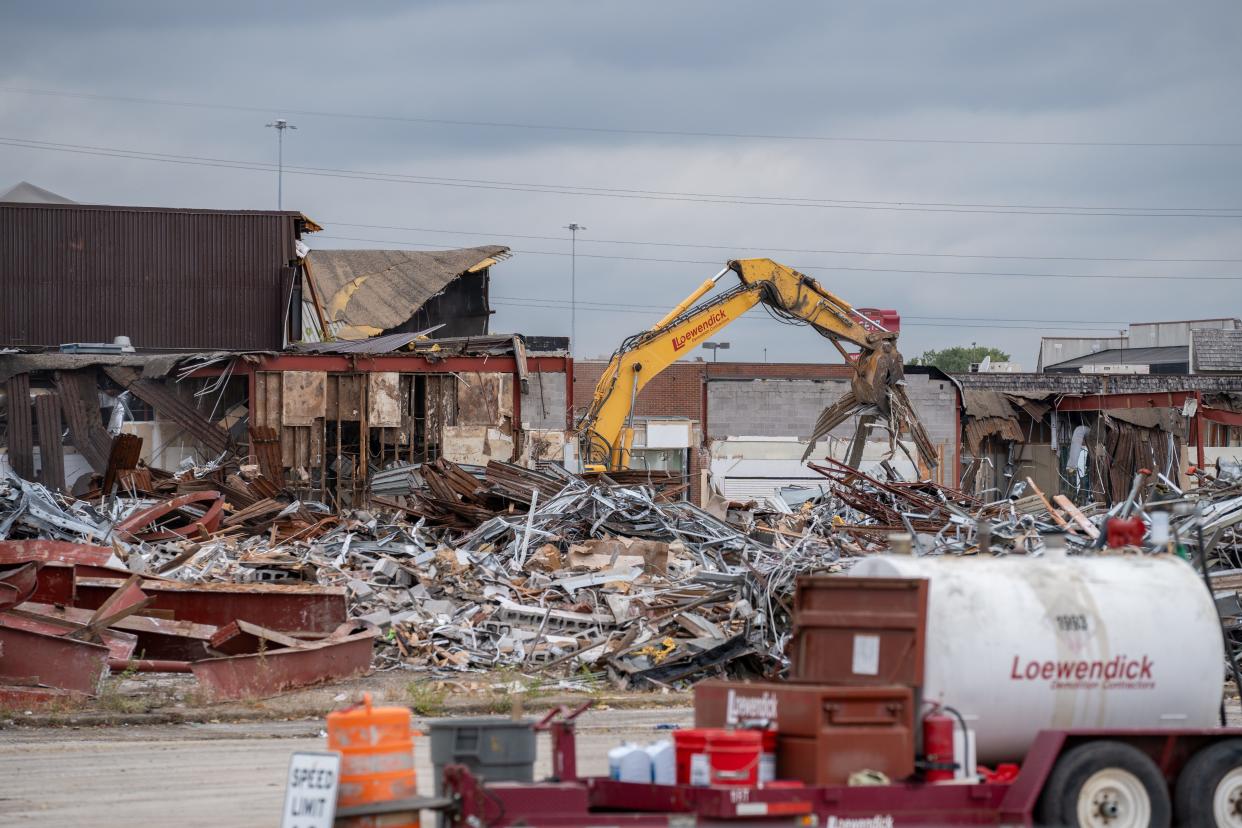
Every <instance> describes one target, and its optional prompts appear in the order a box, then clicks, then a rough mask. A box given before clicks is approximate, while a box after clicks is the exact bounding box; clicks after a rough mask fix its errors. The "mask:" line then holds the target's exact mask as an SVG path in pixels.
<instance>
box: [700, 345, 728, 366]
mask: <svg viewBox="0 0 1242 828" xmlns="http://www.w3.org/2000/svg"><path fill="white" fill-rule="evenodd" d="M703 348H704V349H705V350H708V351H711V352H712V362H718V361H719V360H720V352H721V351H727V350H729V343H728V342H704V343H703Z"/></svg>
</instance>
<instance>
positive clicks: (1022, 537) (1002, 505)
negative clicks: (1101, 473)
mask: <svg viewBox="0 0 1242 828" xmlns="http://www.w3.org/2000/svg"><path fill="white" fill-rule="evenodd" d="M808 466H809V467H810V468H812V469H814V470H815V471H817V472H819V473H820V474H822V475H823V476H824V478H825V482H824V484H823V486H822V489H821V491H820V492H819V493H816V494H814V495H812V496H807V497H805V499H802V500H801V501H800V502H797V503H796V504H795V505H791V504H789V503H788V502H787V501H785V500H784V499H782V498H779V497H772V498H769V499H768V501H767V502H766V503H764V504H758V503H750V504H744V505H743V507H742V508H738V507H737V506H736V505H735V508H734V509H733V511H732V512H731V515H733V516H735V519H736V521H737V522H738V523H740V524H741V525H743V526H744V527H746V528H747V529H748V530H749V531H750V533H751V535H752V536H755V537H761V538H766V539H770V541H771V542H772V543H773V544H774V545H775V546H777V547H778V548H786V547H788V548H804V547H805V545H806V543H807V542H808V540H809V539H810V538H817V539H819V540H821V541H822V542H830V543H836V544H837V546H838V548H839V550H840V552H841V553H842V555H843V557H842V560H841V564H842V565H843V566H844V567H848V566H849V564H850V562H851V559H850V556H857V555H863V554H871V553H876V552H884V551H888V550H889V549H890V548H891V545H892V541H893V538H894V536H895V535H896V536H903V537H905V538H909V543H910V547H911V548H910V551H911V552H912V553H914V554H918V555H970V554H978V553H986V554H993V555H1006V554H1039V553H1041V552H1042V551H1043V549H1044V546H1045V538H1046V536H1047V535H1049V534H1054V533H1055V534H1058V535H1061V536H1063V537H1064V539H1065V541H1066V546H1067V548H1068V549H1069V551H1070V552H1071V553H1089V552H1091V551H1093V550H1098V549H1101V548H1103V547H1104V545H1105V543H1106V541H1107V535H1106V524H1107V521H1108V520H1109V519H1110V518H1117V517H1120V518H1123V519H1125V520H1129V521H1138V523H1136V524H1131V527H1130V528H1131V531H1132V533H1133V532H1137V537H1136V540H1135V542H1134V543H1133V544H1131V545H1135V546H1137V545H1139V541H1142V540H1143V538H1144V537H1145V536H1146V537H1147V538H1148V539H1149V540H1150V537H1151V535H1150V531H1149V528H1150V525H1151V523H1152V515H1153V514H1154V513H1157V512H1164V513H1167V514H1168V515H1169V517H1168V518H1167V521H1166V522H1165V523H1164V524H1162V525H1167V526H1168V527H1169V538H1170V540H1171V541H1173V542H1174V543H1176V544H1178V545H1181V546H1183V547H1184V548H1188V549H1191V550H1197V548H1198V544H1199V540H1198V536H1197V532H1198V530H1199V529H1200V528H1202V529H1203V530H1204V532H1205V534H1206V538H1205V540H1204V541H1203V544H1204V546H1205V548H1206V551H1207V553H1208V559H1209V561H1210V563H1209V568H1215V567H1218V566H1228V567H1231V568H1242V546H1240V545H1239V544H1240V543H1242V535H1240V533H1239V532H1238V530H1237V528H1236V527H1237V526H1238V525H1240V524H1242V466H1239V465H1237V464H1229V463H1223V464H1221V465H1220V470H1219V473H1218V474H1216V475H1215V476H1212V475H1207V474H1204V473H1202V472H1199V473H1198V474H1197V475H1196V479H1195V481H1194V482H1195V483H1196V485H1195V487H1194V488H1191V489H1189V490H1186V491H1183V490H1182V489H1181V488H1179V487H1178V486H1177V485H1176V484H1175V483H1173V481H1171V480H1169V479H1168V478H1167V477H1165V476H1164V475H1156V476H1155V477H1154V478H1153V477H1152V476H1151V474H1150V473H1149V472H1147V471H1146V470H1144V471H1143V472H1142V473H1140V474H1138V475H1136V476H1135V478H1134V480H1133V481H1132V482H1131V488H1130V492H1129V494H1128V496H1127V497H1126V498H1125V500H1123V501H1119V502H1118V503H1116V504H1114V505H1113V506H1112V507H1105V506H1104V505H1103V504H1098V503H1092V504H1087V505H1084V506H1079V505H1077V504H1075V503H1073V502H1072V501H1071V500H1070V499H1069V498H1068V497H1066V496H1065V495H1061V494H1057V495H1052V496H1051V497H1050V496H1048V495H1047V494H1046V493H1045V492H1043V491H1042V490H1041V489H1040V488H1039V486H1037V485H1036V484H1035V482H1034V480H1032V479H1031V478H1029V477H1028V478H1027V479H1026V480H1025V481H1021V482H1019V483H1017V484H1015V485H1014V487H1013V494H1012V495H1011V496H1010V497H1007V498H1003V499H1001V500H996V501H990V502H985V501H982V500H979V499H978V498H975V497H972V496H971V495H968V494H966V493H965V492H962V491H960V490H958V489H954V488H952V487H949V486H943V485H939V484H936V483H932V482H928V481H918V482H906V481H902V480H900V479H899V478H898V477H897V475H896V474H895V473H894V472H892V471H891V470H890V471H889V473H888V477H889V478H890V479H888V480H881V479H880V478H878V477H875V476H872V475H869V474H866V473H864V472H862V471H860V470H858V469H855V468H852V467H850V466H847V465H846V464H844V463H840V462H837V461H835V460H831V459H826V460H824V461H823V463H822V464H820V463H809V464H808ZM1158 520H1164V519H1162V518H1158Z"/></svg>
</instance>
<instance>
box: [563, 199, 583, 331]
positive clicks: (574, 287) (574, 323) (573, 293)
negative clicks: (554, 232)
mask: <svg viewBox="0 0 1242 828" xmlns="http://www.w3.org/2000/svg"><path fill="white" fill-rule="evenodd" d="M565 229H566V230H568V231H569V232H570V234H571V235H570V240H569V350H570V353H571V354H572V353H573V348H574V345H576V344H577V342H578V231H579V230H585V229H586V228H585V227H583V226H582V225H581V224H578V223H577V222H570V223H569V224H566V225H565Z"/></svg>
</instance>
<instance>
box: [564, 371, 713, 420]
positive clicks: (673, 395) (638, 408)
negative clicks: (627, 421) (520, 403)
mask: <svg viewBox="0 0 1242 828" xmlns="http://www.w3.org/2000/svg"><path fill="white" fill-rule="evenodd" d="M705 364H706V363H703V362H674V363H673V364H672V365H670V366H669V367H668V368H665V369H664V370H663V371H662V372H660V373H659V374H657V375H656V377H655V379H653V380H652V381H651V382H649V383H647V385H646V386H644V388H643V390H642V391H640V392H639V394H638V400H637V403H636V404H635V406H634V413H635V414H636V415H637V416H639V417H685V418H687V419H690V420H695V421H697V422H699V423H702V422H703V381H704V379H705V372H704V365H705ZM607 365H608V363H606V362H574V412H575V413H576V415H577V416H579V417H580V416H582V413H583V412H584V411H586V409H587V408H588V407H589V406H590V405H591V399H592V398H593V397H594V396H595V386H596V385H597V384H598V383H599V378H600V377H601V376H603V373H604V368H605V367H606V366H607ZM618 390H619V389H618Z"/></svg>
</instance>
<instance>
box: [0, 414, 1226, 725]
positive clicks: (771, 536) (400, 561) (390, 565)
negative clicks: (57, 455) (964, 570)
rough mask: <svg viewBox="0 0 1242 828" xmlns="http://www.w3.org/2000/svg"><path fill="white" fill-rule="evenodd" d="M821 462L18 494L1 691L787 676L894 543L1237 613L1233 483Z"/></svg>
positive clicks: (7, 544)
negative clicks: (1152, 583)
mask: <svg viewBox="0 0 1242 828" xmlns="http://www.w3.org/2000/svg"><path fill="white" fill-rule="evenodd" d="M125 442H126V441H125V439H123V436H122V437H118V438H116V441H115V443H114V446H113V451H114V453H116V452H120V453H124V452H123V451H121V450H122V449H123V448H124V443H125ZM131 453H132V452H131ZM810 467H811V468H812V469H814V470H815V471H817V472H818V473H819V474H821V475H822V476H823V477H824V481H825V482H824V486H823V487H822V488H821V489H820V490H819V493H818V494H816V495H815V496H809V497H805V498H803V499H802V500H801V501H800V502H799V500H798V499H797V497H780V496H773V497H769V498H766V499H765V500H764V501H763V502H762V503H759V502H749V503H728V502H723V503H717V504H715V508H713V510H712V511H708V510H706V509H703V508H700V507H698V506H695V505H694V504H692V503H690V502H689V501H686V500H682V499H680V497H679V487H680V485H681V482H680V480H679V479H677V478H673V477H669V476H661V475H658V474H650V475H649V474H646V473H626V474H625V475H624V477H625V478H627V479H626V482H619V481H618V480H615V479H613V478H612V477H610V476H609V475H607V474H595V475H587V476H581V475H576V474H571V473H570V472H568V471H566V470H565V469H564V468H563V467H562V466H560V465H558V464H553V463H542V464H539V467H538V468H536V469H530V468H525V467H522V466H518V465H515V464H510V463H501V462H497V461H492V462H489V463H488V464H487V465H486V466H468V465H459V464H456V463H452V462H450V461H447V460H444V459H440V460H436V461H433V462H430V463H425V464H408V463H406V464H395V465H393V466H392V467H391V468H388V469H384V470H381V471H379V472H378V473H376V474H374V476H373V477H372V478H371V496H370V501H369V504H368V507H367V508H365V509H363V508H357V509H349V510H344V511H340V512H338V511H334V510H332V509H330V508H328V507H327V506H326V505H324V504H322V503H318V502H314V501H309V500H302V499H299V498H298V497H296V496H295V495H294V494H293V493H292V492H290V491H288V490H286V489H285V488H284V487H282V486H280V485H278V484H276V483H273V482H272V481H271V480H270V479H268V478H266V477H264V475H263V474H262V472H261V471H260V469H259V467H258V466H257V465H247V464H244V463H239V462H237V461H226V460H223V459H222V460H221V461H219V462H216V463H212V464H208V465H205V466H200V467H192V468H187V469H185V470H182V471H180V472H178V473H175V474H169V473H166V472H160V471H158V470H155V469H148V468H133V469H128V470H124V469H123V470H119V471H118V472H117V473H116V474H115V475H114V477H115V479H116V480H117V483H116V484H115V486H114V492H113V494H110V495H107V496H105V495H104V494H103V493H102V491H95V492H93V493H88V494H87V495H86V496H84V497H83V498H73V497H67V496H63V495H60V494H57V493H54V492H52V491H50V490H49V489H47V488H45V487H44V486H42V485H39V484H36V483H32V482H30V481H26V480H23V479H20V478H18V477H15V476H12V475H9V476H7V477H5V478H4V479H3V480H2V481H0V536H2V537H3V538H4V540H2V541H0V602H2V603H0V606H2V607H3V611H2V612H0V641H2V643H3V646H4V647H5V653H6V658H5V659H4V661H3V666H2V667H0V683H3V684H4V685H7V686H6V687H3V688H0V695H3V696H5V697H8V698H13V697H16V698H21V699H23V700H24V701H30V700H32V699H33V700H37V699H42V700H47V699H54V698H60V697H62V696H63V695H65V694H69V695H75V694H76V695H89V694H91V693H94V692H95V691H96V690H97V689H98V687H99V685H100V682H101V681H102V679H103V677H104V676H105V675H106V674H107V673H108V671H109V670H127V669H129V670H151V671H164V672H186V673H193V675H194V676H195V677H196V679H197V681H198V682H199V683H200V684H201V685H202V686H203V688H204V690H205V691H206V693H207V695H208V696H209V697H210V698H215V699H229V698H247V697H261V696H265V695H272V694H274V693H279V692H281V691H283V690H287V689H290V688H294V687H298V686H303V685H307V684H312V683H316V682H320V681H324V680H328V679H333V678H340V677H346V676H351V675H358V674H361V673H363V672H366V671H368V670H370V669H378V670H392V669H409V670H415V671H420V672H421V673H423V674H427V675H430V676H433V677H439V678H446V677H450V676H453V675H458V674H461V673H463V672H482V671H489V670H494V669H505V670H512V671H516V672H518V673H521V674H525V675H527V676H536V675H538V676H542V677H544V679H545V680H548V681H555V682H559V683H560V685H561V686H562V687H566V688H579V689H580V688H589V687H597V686H601V685H603V684H608V685H610V686H613V687H616V688H622V689H624V688H632V689H644V688H661V687H677V686H682V685H684V684H686V683H692V682H695V681H697V680H700V679H702V678H705V677H711V676H719V675H727V676H735V677H736V676H741V677H766V678H777V677H779V676H780V675H781V674H782V672H783V670H785V668H786V667H787V664H788V661H787V658H786V655H785V649H786V645H787V644H788V642H789V640H790V637H791V634H792V606H791V605H792V600H793V592H794V582H795V579H796V578H797V577H798V576H799V575H804V574H811V573H834V572H842V571H846V570H848V569H849V567H850V566H851V565H852V563H854V562H855V561H857V560H859V559H860V557H861V556H864V555H867V554H871V553H875V552H881V551H890V549H892V548H893V547H894V545H896V547H898V551H903V550H904V551H908V552H909V553H911V554H916V555H975V554H990V555H1014V554H1027V555H1038V554H1042V553H1043V551H1044V549H1045V546H1046V544H1047V543H1048V542H1049V538H1050V536H1051V535H1053V534H1056V535H1057V536H1059V537H1061V538H1063V539H1064V541H1065V545H1066V546H1067V548H1068V549H1069V551H1070V552H1071V553H1078V554H1092V553H1095V552H1096V551H1097V550H1100V549H1102V548H1103V547H1104V546H1105V544H1106V543H1107V544H1108V545H1109V546H1111V547H1119V546H1122V547H1130V548H1131V549H1134V550H1138V549H1139V547H1140V546H1141V545H1142V544H1144V543H1145V537H1146V547H1147V548H1150V547H1151V546H1152V545H1153V544H1155V545H1159V541H1161V540H1162V539H1164V540H1167V541H1168V542H1169V543H1172V544H1175V545H1176V546H1178V547H1180V548H1182V549H1188V550H1191V551H1192V553H1197V552H1198V550H1199V549H1200V548H1202V550H1203V552H1204V553H1205V554H1206V555H1207V557H1208V558H1210V559H1211V561H1212V565H1211V568H1212V569H1214V570H1218V571H1217V572H1216V573H1215V574H1214V577H1215V578H1216V579H1217V580H1216V582H1215V584H1214V585H1215V586H1216V587H1217V592H1218V599H1219V600H1218V603H1220V604H1221V607H1222V614H1226V615H1229V613H1230V610H1229V609H1228V608H1229V607H1230V606H1232V607H1233V609H1234V610H1235V612H1233V615H1234V616H1236V615H1242V610H1239V609H1238V601H1237V595H1236V587H1237V585H1238V584H1235V581H1236V582H1239V583H1242V576H1239V575H1238V574H1237V573H1238V572H1242V567H1240V566H1239V565H1238V564H1239V555H1240V553H1242V538H1240V537H1239V532H1238V526H1240V525H1242V473H1240V472H1239V469H1238V467H1237V466H1234V465H1230V464H1222V465H1221V467H1220V473H1219V474H1217V475H1216V476H1215V477H1210V476H1207V475H1204V474H1202V473H1200V474H1199V475H1198V478H1197V480H1196V481H1195V482H1196V483H1197V484H1198V485H1197V487H1196V488H1193V489H1190V490H1186V491H1183V490H1181V489H1178V488H1177V487H1176V486H1174V485H1173V484H1172V482H1171V481H1169V480H1168V479H1167V478H1164V479H1161V476H1159V475H1157V476H1155V477H1154V478H1153V476H1152V475H1151V474H1150V473H1148V472H1146V470H1144V472H1143V473H1140V474H1139V475H1136V477H1135V480H1134V481H1133V486H1132V488H1131V491H1130V493H1129V497H1127V498H1126V500H1125V501H1122V502H1119V503H1117V504H1116V505H1114V506H1113V507H1112V508H1110V509H1105V508H1103V507H1100V506H1086V507H1081V508H1080V507H1078V506H1076V505H1075V504H1073V503H1072V502H1070V501H1068V500H1067V499H1065V498H1064V497H1063V496H1060V495H1057V496H1054V497H1052V498H1049V497H1048V496H1047V495H1045V494H1044V493H1043V492H1042V491H1040V489H1039V488H1038V487H1037V486H1035V484H1034V482H1033V481H1029V480H1028V481H1023V482H1020V483H1019V484H1017V485H1016V486H1015V487H1014V491H1013V494H1012V495H1011V496H1010V497H1007V498H1004V499H1001V500H997V501H994V502H983V501H980V500H979V499H978V498H976V497H975V496H972V495H968V494H966V493H965V492H962V491H959V490H955V489H952V488H950V487H946V486H943V485H937V484H934V483H930V482H927V481H921V482H920V481H905V480H901V479H900V476H899V475H898V474H897V473H896V471H894V470H893V468H892V467H891V466H887V465H886V464H885V465H882V466H881V467H879V469H877V472H876V473H877V474H881V473H882V474H883V475H884V478H883V479H882V478H881V477H878V476H875V475H873V474H867V473H864V472H862V471H860V470H858V469H855V468H852V467H850V466H847V465H845V464H843V463H839V462H835V461H831V460H825V461H823V462H822V463H812V464H811V466H810ZM618 476H619V477H620V476H622V475H618ZM1161 516H1163V517H1161ZM1109 518H1120V519H1121V520H1120V521H1118V522H1113V523H1111V524H1107V525H1106V521H1107V519H1109ZM1117 527H1121V531H1122V535H1121V536H1120V537H1115V538H1109V537H1107V534H1108V532H1109V531H1110V530H1112V531H1113V532H1114V534H1116V532H1117V531H1118V529H1117ZM1157 535H1159V537H1157ZM1230 597H1232V602H1233V603H1232V604H1230V603H1229V599H1230Z"/></svg>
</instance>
